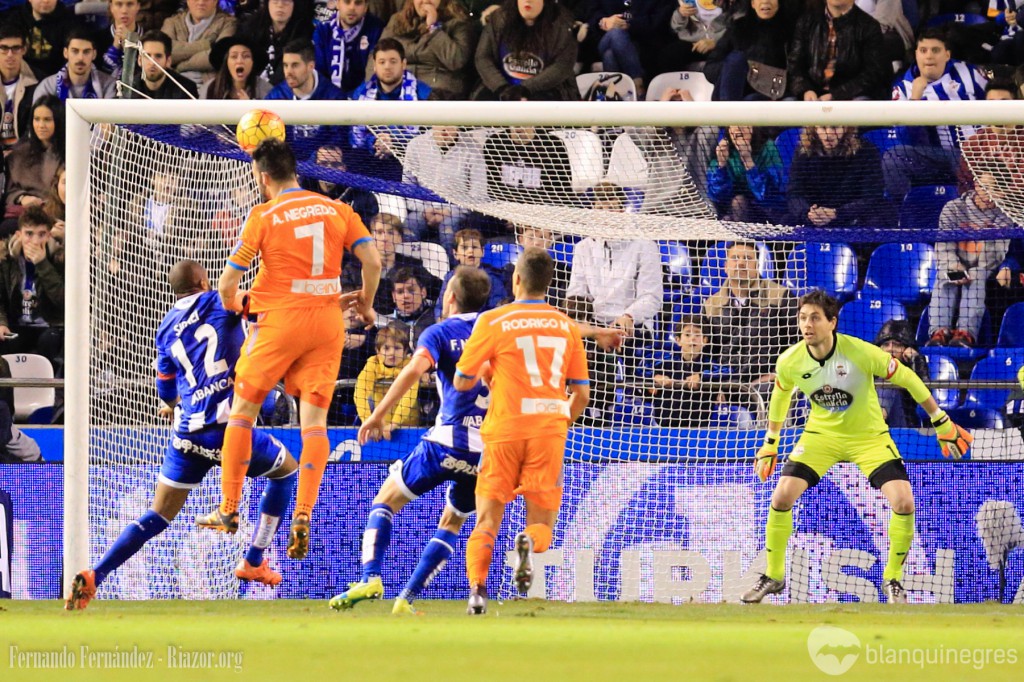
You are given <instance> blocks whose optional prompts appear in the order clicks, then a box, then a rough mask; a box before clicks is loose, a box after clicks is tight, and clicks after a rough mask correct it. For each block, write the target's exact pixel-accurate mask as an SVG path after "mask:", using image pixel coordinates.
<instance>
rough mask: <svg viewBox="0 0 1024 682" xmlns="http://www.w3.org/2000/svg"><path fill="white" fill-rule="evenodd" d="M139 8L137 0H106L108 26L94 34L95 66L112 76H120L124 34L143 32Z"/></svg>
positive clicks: (122, 63) (139, 33)
mask: <svg viewBox="0 0 1024 682" xmlns="http://www.w3.org/2000/svg"><path fill="white" fill-rule="evenodd" d="M141 8H142V6H141V5H140V4H139V0H107V15H108V17H109V19H110V27H109V28H108V29H107V30H104V31H100V33H98V34H97V35H96V53H97V55H98V59H97V60H96V66H97V67H99V68H100V69H102V70H104V71H106V72H107V73H109V74H110V75H111V76H113V77H114V78H120V77H121V69H122V66H123V65H124V39H125V36H127V35H128V34H129V33H135V34H137V35H140V36H141V35H142V34H143V33H145V27H144V26H143V25H142V23H140V22H139V10H140V9H141Z"/></svg>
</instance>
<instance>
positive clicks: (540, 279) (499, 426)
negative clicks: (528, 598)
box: [454, 247, 590, 615]
mask: <svg viewBox="0 0 1024 682" xmlns="http://www.w3.org/2000/svg"><path fill="white" fill-rule="evenodd" d="M554 268H555V264H554V261H552V260H551V256H549V255H548V252H547V251H545V250H544V249H541V248H537V247H529V248H527V249H525V250H524V251H523V253H522V254H521V255H520V256H519V260H518V261H517V263H516V267H515V270H514V272H513V273H512V292H513V294H514V296H515V301H514V302H512V303H510V304H509V305H505V306H501V307H500V308H496V309H494V310H489V311H487V312H485V313H483V314H481V315H480V317H479V318H477V321H476V325H475V326H474V327H473V334H472V336H470V338H469V341H468V342H467V343H466V346H465V348H464V349H463V352H462V358H461V359H460V360H459V362H458V365H457V367H456V372H455V381H454V384H455V388H456V389H457V390H460V391H468V390H473V389H474V388H475V387H476V385H477V383H478V382H479V381H480V380H481V379H486V380H488V381H489V383H490V388H491V404H490V407H489V408H488V411H487V416H486V417H485V418H484V423H483V426H482V427H481V429H480V435H481V437H482V438H483V443H484V453H483V457H482V461H481V464H480V473H479V475H478V476H477V484H476V510H477V522H476V528H474V529H473V533H472V535H470V538H469V543H468V545H467V547H466V572H467V574H468V577H469V585H470V596H469V606H468V609H467V610H468V613H469V614H470V615H479V614H483V613H486V612H487V573H488V570H489V568H490V565H491V560H492V558H493V555H494V542H495V538H496V536H497V533H498V528H499V527H500V526H501V519H502V517H503V516H504V514H505V505H507V504H508V503H509V502H511V501H512V500H513V499H515V497H516V495H517V494H518V495H522V496H523V497H524V498H525V500H526V528H525V530H524V531H523V532H521V533H519V534H518V535H517V536H516V540H515V550H516V552H517V554H518V561H517V565H516V569H515V574H514V580H515V584H516V588H517V589H518V591H519V593H520V594H524V595H525V594H526V593H527V591H528V590H529V588H530V585H531V584H532V583H533V557H532V554H533V552H544V551H546V550H547V548H548V546H549V545H550V544H551V538H552V531H553V528H554V525H555V519H556V518H557V516H558V509H559V507H560V506H561V503H562V462H563V460H564V458H565V440H566V436H567V435H568V428H569V424H570V423H572V422H573V421H575V420H576V418H577V417H579V416H580V414H582V412H583V410H584V408H585V407H586V406H587V402H588V401H589V399H590V379H589V375H588V370H587V356H586V353H585V351H584V349H583V342H582V341H581V338H580V331H579V329H578V328H577V326H576V325H575V324H574V323H573V322H572V320H570V319H569V318H568V317H566V316H565V315H564V314H562V313H561V312H559V311H558V310H556V309H554V308H552V307H551V306H550V305H548V304H547V303H545V302H544V297H545V294H546V293H547V290H548V285H549V284H550V282H551V277H552V275H553V274H554ZM567 390H568V393H569V396H568V399H567V397H566V392H567Z"/></svg>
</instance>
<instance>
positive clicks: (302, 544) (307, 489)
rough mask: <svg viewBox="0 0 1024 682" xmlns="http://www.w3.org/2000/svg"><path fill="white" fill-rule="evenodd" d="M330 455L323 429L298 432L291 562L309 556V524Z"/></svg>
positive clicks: (308, 429)
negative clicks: (297, 481)
mask: <svg viewBox="0 0 1024 682" xmlns="http://www.w3.org/2000/svg"><path fill="white" fill-rule="evenodd" d="M324 414H325V415H326V409H325V410H324ZM325 420H326V417H325ZM330 455H331V443H330V441H329V440H328V438H327V429H326V427H323V426H309V427H306V428H304V429H302V456H301V458H300V463H299V490H298V492H297V493H296V499H295V513H294V514H293V515H292V527H291V531H290V532H289V533H288V556H289V557H291V558H292V559H305V558H306V554H308V553H309V521H310V518H312V515H313V507H315V506H316V498H317V495H319V493H320V482H321V481H322V480H323V477H324V468H325V467H326V466H327V460H328V459H329V458H330Z"/></svg>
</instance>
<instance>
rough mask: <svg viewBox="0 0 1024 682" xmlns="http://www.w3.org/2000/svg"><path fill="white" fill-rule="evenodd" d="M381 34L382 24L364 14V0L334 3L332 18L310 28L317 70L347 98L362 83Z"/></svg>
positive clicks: (346, 0) (368, 14)
mask: <svg viewBox="0 0 1024 682" xmlns="http://www.w3.org/2000/svg"><path fill="white" fill-rule="evenodd" d="M383 32H384V22H382V21H381V20H380V19H378V18H377V17H376V16H375V15H373V14H371V13H369V12H368V11H367V7H366V0H338V11H337V12H335V14H334V18H333V19H331V20H330V21H327V22H324V23H322V24H317V26H316V28H315V29H313V48H314V49H315V51H316V69H317V71H319V72H320V75H322V76H323V77H324V78H326V79H327V80H329V81H330V82H331V83H332V84H333V85H334V86H335V87H337V88H339V89H341V91H342V93H344V97H346V98H347V97H348V96H349V95H350V93H351V92H352V91H353V90H355V89H356V88H358V87H359V85H360V84H361V83H362V82H363V78H365V76H366V66H367V64H368V63H369V61H370V52H371V51H372V50H373V48H374V47H376V46H377V41H378V40H380V36H381V34H382V33H383Z"/></svg>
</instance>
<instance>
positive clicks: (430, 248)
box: [395, 242, 452, 280]
mask: <svg viewBox="0 0 1024 682" xmlns="http://www.w3.org/2000/svg"><path fill="white" fill-rule="evenodd" d="M395 253H400V254H402V255H403V256H409V257H410V258H419V259H420V262H422V263H423V267H424V268H426V270H427V272H429V273H430V274H432V275H433V276H434V277H437V278H438V279H442V280H443V279H444V277H445V275H447V274H448V271H449V270H451V269H452V268H451V260H449V258H448V250H447V249H445V248H444V247H443V246H441V245H440V244H434V243H433V242H405V243H402V244H396V245H395Z"/></svg>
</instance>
